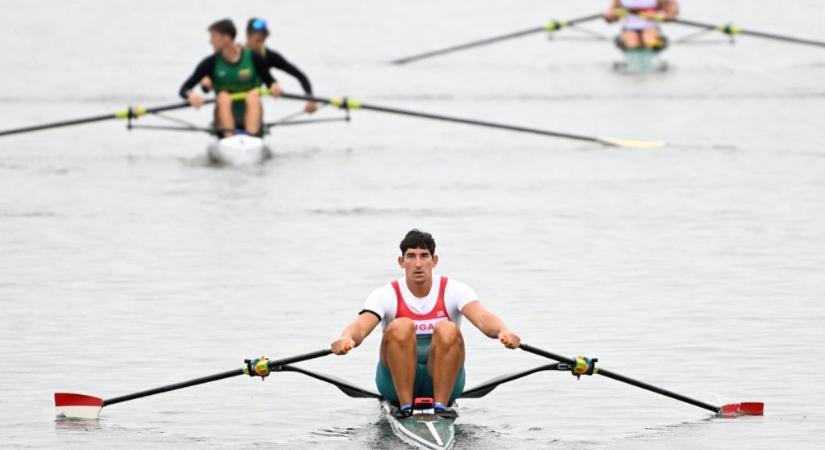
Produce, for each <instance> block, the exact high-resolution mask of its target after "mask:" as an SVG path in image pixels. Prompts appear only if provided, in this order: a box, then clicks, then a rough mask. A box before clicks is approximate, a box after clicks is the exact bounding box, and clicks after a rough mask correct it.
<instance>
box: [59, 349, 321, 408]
mask: <svg viewBox="0 0 825 450" xmlns="http://www.w3.org/2000/svg"><path fill="white" fill-rule="evenodd" d="M331 353H332V350H330V349H324V350H318V351H315V352H312V353H305V354H303V355H297V356H292V357H289V358H282V359H278V360H272V361H269V363H268V366H269V369H270V370H277V369H278V367H279V366H282V365H284V364H292V363H296V362H300V361H307V360H310V359H315V358H320V357H322V356H327V355H329V354H331ZM244 374H246V372H245V371H244V369H243V368H240V369H234V370H229V371H226V372H221V373H216V374H214V375H207V376H205V377H200V378H195V379H193V380H188V381H181V382H180V383H174V384H170V385H166V386H161V387H158V388H154V389H148V390H145V391H140V392H135V393H134V394H127V395H121V396H120V397H112V398H109V399H106V400H104V399H102V398H98V397H93V396H91V395H85V394H72V393H66V392H57V393H55V394H54V406H55V407H56V408H57V416H58V417H64V418H68V419H97V416H98V415H99V414H100V410H101V409H103V407H104V406H109V405H114V404H115V403H121V402H127V401H129V400H135V399H138V398H143V397H148V396H150V395H155V394H161V393H164V392H169V391H176V390H178V389H183V388H187V387H190V386H197V385H199V384H204V383H210V382H212V381H218V380H223V379H224V378H231V377H236V376H238V375H244Z"/></svg>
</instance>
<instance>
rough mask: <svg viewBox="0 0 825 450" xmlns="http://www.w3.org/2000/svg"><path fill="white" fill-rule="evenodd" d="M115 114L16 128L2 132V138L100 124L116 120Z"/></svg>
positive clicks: (0, 134) (0, 132) (0, 133)
mask: <svg viewBox="0 0 825 450" xmlns="http://www.w3.org/2000/svg"><path fill="white" fill-rule="evenodd" d="M116 118H117V117H115V114H102V115H99V116H92V117H85V118H82V119H71V120H62V121H59V122H51V123H44V124H40V125H32V126H28V127H22V128H14V129H11V130H3V131H0V136H9V135H12V134H19V133H28V132H31V131H40V130H47V129H49V128H60V127H68V126H72V125H82V124H84V123H92V122H100V121H103V120H110V119H116Z"/></svg>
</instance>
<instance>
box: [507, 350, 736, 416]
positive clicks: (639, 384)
mask: <svg viewBox="0 0 825 450" xmlns="http://www.w3.org/2000/svg"><path fill="white" fill-rule="evenodd" d="M520 348H521V349H522V350H524V351H526V352H529V353H533V354H535V355H539V356H543V357H545V358H549V359H552V360H554V361H558V362H563V363H567V364H570V365H571V366H572V365H575V364H576V361H575V360H574V359H572V358H568V357H566V356H562V355H557V354H555V353H552V352H548V351H546V350H542V349H540V348H536V347H533V346H530V345H527V344H521V346H520ZM596 373H598V374H599V375H602V376H605V377H607V378H612V379H614V380H616V381H621V382H623V383H627V384H630V385H632V386H636V387H638V388H642V389H645V390H647V391H650V392H655V393H657V394H660V395H664V396H665V397H670V398H672V399H675V400H679V401H681V402H684V403H688V404H691V405H693V406H698V407H700V408H704V409H706V410H708V411H713V412H714V413H718V412H719V410H720V407H719V406H715V405H711V404H710V403H705V402H702V401H699V400H696V399H693V398H690V397H686V396H684V395H682V394H677V393H675V392H671V391H668V390H667V389H662V388H660V387H658V386H654V385H652V384H648V383H645V382H643V381H639V380H634V379H633V378H628V377H626V376H624V375H620V374H618V373H615V372H611V371H609V370H605V369H600V368H597V370H596Z"/></svg>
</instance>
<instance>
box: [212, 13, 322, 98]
mask: <svg viewBox="0 0 825 450" xmlns="http://www.w3.org/2000/svg"><path fill="white" fill-rule="evenodd" d="M268 37H269V28H267V24H266V21H265V20H264V19H259V18H257V17H253V18H251V19H249V21H247V23H246V44H245V45H244V47H246V48H248V49H250V50H252V51H253V52H254V53H258V54H260V55H261V57H262V58H263V60H264V62H265V63H266V67H267V70H270V69H278V70H281V71H284V72H286V73H288V74H289V75H292V76H293V77H294V78H295V79H296V80H298V82H299V83H301V89H303V90H304V94H306V95H307V96H312V83H310V82H309V78H307V76H306V75H305V74H304V73H303V72H302V71H301V69H299V68H297V67H295V65H294V64H292V63H291V62H289V61H287V59H286V58H284V57H283V56H282V55H281V54H280V53H278V52H276V51H275V50H272V49H271V48H268V47H267V46H266V39H267V38H268ZM201 87H202V88H203V90H204V91H209V90H210V89H211V88H212V80H211V79H210V78H209V77H206V78H204V79H203V80H201ZM317 110H318V105H317V103H315V102H314V101H308V102H307V103H306V105H305V106H304V111H305V112H307V113H310V114H312V113H314V112H315V111H317Z"/></svg>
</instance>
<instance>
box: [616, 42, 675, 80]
mask: <svg viewBox="0 0 825 450" xmlns="http://www.w3.org/2000/svg"><path fill="white" fill-rule="evenodd" d="M622 53H623V54H624V60H623V61H616V62H614V63H613V69H614V70H616V71H617V72H623V73H632V74H636V73H652V72H664V71H667V70H668V68H669V67H668V64H667V61H665V60H664V59H662V57H661V56H660V55H661V53H662V51H661V50H652V49H646V48H642V49H622Z"/></svg>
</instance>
